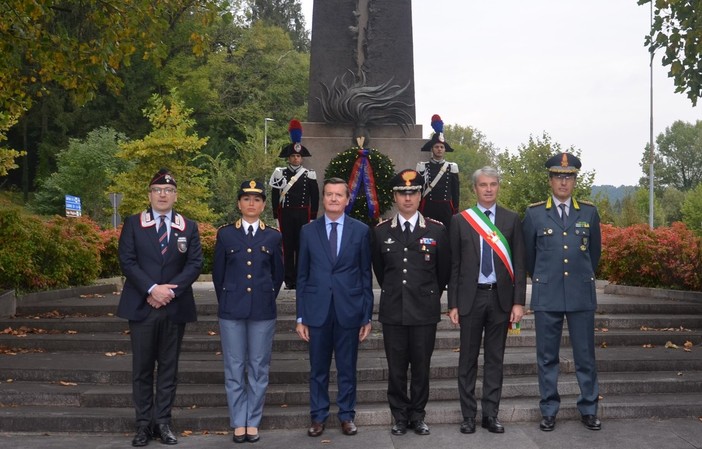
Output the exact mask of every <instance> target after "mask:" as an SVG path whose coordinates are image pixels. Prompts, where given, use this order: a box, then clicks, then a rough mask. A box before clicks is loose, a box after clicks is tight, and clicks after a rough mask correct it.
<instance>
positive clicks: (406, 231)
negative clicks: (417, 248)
mask: <svg viewBox="0 0 702 449" xmlns="http://www.w3.org/2000/svg"><path fill="white" fill-rule="evenodd" d="M411 233H412V231H411V230H410V222H409V221H406V222H405V231H404V235H405V243H409V241H410V234H411Z"/></svg>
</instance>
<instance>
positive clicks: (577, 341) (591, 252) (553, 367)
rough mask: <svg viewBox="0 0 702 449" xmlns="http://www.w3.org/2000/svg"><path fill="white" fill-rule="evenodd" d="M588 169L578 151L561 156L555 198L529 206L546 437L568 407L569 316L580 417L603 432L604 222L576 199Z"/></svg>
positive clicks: (553, 169)
mask: <svg viewBox="0 0 702 449" xmlns="http://www.w3.org/2000/svg"><path fill="white" fill-rule="evenodd" d="M580 166H581V163H580V160H579V159H578V158H577V157H576V156H574V155H572V154H570V153H560V154H557V155H555V156H553V157H552V158H550V159H549V160H548V161H547V162H546V167H547V168H548V172H549V184H550V186H551V191H552V195H551V196H549V198H548V199H547V200H546V201H542V202H539V203H536V204H532V205H530V206H529V207H528V208H527V210H526V215H525V217H524V223H523V226H522V230H523V232H524V242H525V245H526V266H527V271H528V272H529V274H530V275H531V280H532V291H531V309H532V310H533V311H534V317H535V323H536V359H537V364H538V373H539V390H540V392H541V401H540V403H539V405H540V408H541V415H542V416H543V419H542V420H541V424H540V428H541V430H543V431H551V430H553V429H554V428H555V426H556V414H557V413H558V409H559V406H560V402H561V399H560V396H559V395H558V369H559V349H560V343H561V334H562V332H563V318H564V317H565V318H566V319H567V320H568V333H569V334H570V341H571V345H572V347H573V358H574V360H575V371H576V377H577V379H578V385H579V386H580V396H578V399H577V407H578V411H579V412H580V414H581V419H582V422H583V424H584V425H585V427H586V428H588V429H590V430H600V428H601V424H600V420H599V419H598V418H597V399H598V396H599V388H598V384H597V367H596V362H595V336H594V333H595V309H596V308H597V298H596V294H595V271H596V269H597V264H598V263H599V260H600V253H601V236H600V217H599V215H598V213H597V208H595V206H594V205H593V204H592V203H590V202H586V201H576V199H575V198H573V196H572V193H573V188H574V187H575V182H576V177H577V173H578V170H579V169H580Z"/></svg>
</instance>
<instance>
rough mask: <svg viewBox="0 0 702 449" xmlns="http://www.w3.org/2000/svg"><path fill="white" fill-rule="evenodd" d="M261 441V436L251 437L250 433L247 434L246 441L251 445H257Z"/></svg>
mask: <svg viewBox="0 0 702 449" xmlns="http://www.w3.org/2000/svg"><path fill="white" fill-rule="evenodd" d="M260 439H261V435H259V434H256V435H249V434H248V433H247V434H246V441H248V442H249V443H257V442H258V440H260Z"/></svg>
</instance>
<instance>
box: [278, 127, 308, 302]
mask: <svg viewBox="0 0 702 449" xmlns="http://www.w3.org/2000/svg"><path fill="white" fill-rule="evenodd" d="M288 131H289V132H290V140H292V143H290V144H288V145H286V146H285V147H283V149H282V150H281V151H280V154H279V155H278V157H281V158H286V159H287V160H288V165H287V167H276V169H275V170H274V171H273V174H272V175H271V179H270V181H269V184H270V185H271V188H272V189H271V203H272V204H271V207H272V208H273V218H275V219H277V220H278V225H279V227H280V232H281V233H282V234H283V256H284V258H285V259H284V262H285V288H287V289H292V290H294V289H295V288H297V259H298V252H299V251H300V231H301V230H302V227H303V226H304V225H306V224H307V223H309V222H310V221H312V220H314V219H315V218H317V210H318V209H319V185H318V184H317V174H316V173H315V171H314V170H311V169H308V168H305V167H303V166H302V158H303V157H310V156H311V154H310V152H309V150H308V149H307V148H305V147H304V146H303V145H302V144H301V143H300V142H301V141H302V125H301V124H300V122H299V121H298V120H291V121H290V126H289V127H288Z"/></svg>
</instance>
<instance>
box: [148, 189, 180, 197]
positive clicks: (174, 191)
mask: <svg viewBox="0 0 702 449" xmlns="http://www.w3.org/2000/svg"><path fill="white" fill-rule="evenodd" d="M149 191H151V193H155V194H156V195H160V194H162V193H165V194H166V195H173V194H174V193H176V189H174V188H172V187H166V188H161V187H151V188H149Z"/></svg>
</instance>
